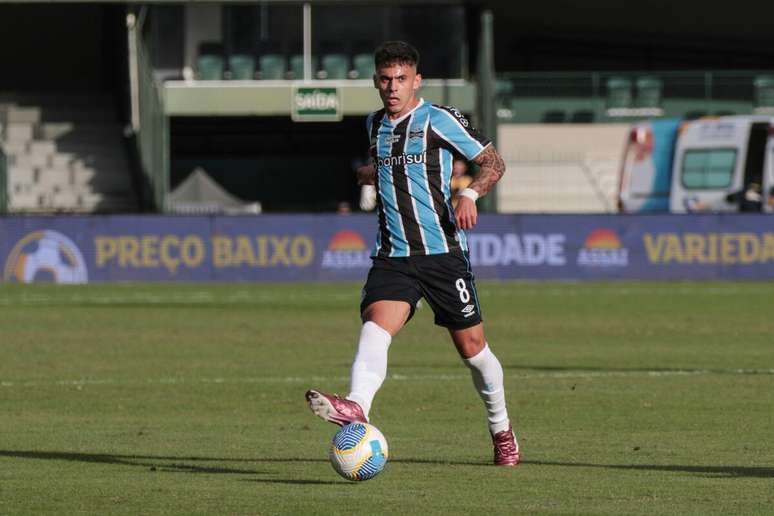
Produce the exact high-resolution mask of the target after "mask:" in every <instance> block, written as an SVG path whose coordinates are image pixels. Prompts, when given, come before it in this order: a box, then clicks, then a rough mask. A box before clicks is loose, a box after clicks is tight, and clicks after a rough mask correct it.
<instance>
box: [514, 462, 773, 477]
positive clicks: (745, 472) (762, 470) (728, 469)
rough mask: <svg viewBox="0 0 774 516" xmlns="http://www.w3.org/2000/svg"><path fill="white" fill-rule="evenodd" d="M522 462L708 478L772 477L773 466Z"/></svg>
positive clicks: (537, 464) (536, 464)
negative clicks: (693, 475) (658, 472)
mask: <svg viewBox="0 0 774 516" xmlns="http://www.w3.org/2000/svg"><path fill="white" fill-rule="evenodd" d="M522 464H534V465H535V466H559V467H571V468H605V469H618V470H630V471H664V472H668V473H693V474H698V475H701V476H704V477H710V478H774V467H758V466H687V465H678V464H589V463H583V462H556V461H542V460H526V461H522Z"/></svg>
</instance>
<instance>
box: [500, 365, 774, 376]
mask: <svg viewBox="0 0 774 516" xmlns="http://www.w3.org/2000/svg"><path fill="white" fill-rule="evenodd" d="M503 369H505V370H508V371H520V372H524V373H558V374H562V373H567V374H611V375H616V374H620V375H624V374H632V373H645V374H648V373H652V374H686V375H690V374H701V373H714V374H733V375H739V374H749V375H770V374H772V373H771V372H770V370H753V369H750V370H741V369H701V368H700V369H697V368H690V367H592V366H568V367H562V366H550V365H548V366H541V365H533V366H528V365H523V364H518V365H517V364H507V365H506V364H503Z"/></svg>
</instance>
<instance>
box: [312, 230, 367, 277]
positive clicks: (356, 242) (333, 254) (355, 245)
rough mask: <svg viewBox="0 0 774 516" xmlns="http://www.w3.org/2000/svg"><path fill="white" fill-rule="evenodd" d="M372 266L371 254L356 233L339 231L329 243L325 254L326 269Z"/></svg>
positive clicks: (324, 264)
mask: <svg viewBox="0 0 774 516" xmlns="http://www.w3.org/2000/svg"><path fill="white" fill-rule="evenodd" d="M370 265H371V253H370V252H369V251H368V249H367V248H366V245H365V242H364V241H363V237H362V236H360V234H359V233H357V232H356V231H352V230H349V229H345V230H342V231H339V232H338V233H336V234H335V235H333V237H332V238H331V240H330V242H328V249H326V250H325V251H324V252H323V260H322V267H323V268H324V269H356V268H367V267H369V266H370Z"/></svg>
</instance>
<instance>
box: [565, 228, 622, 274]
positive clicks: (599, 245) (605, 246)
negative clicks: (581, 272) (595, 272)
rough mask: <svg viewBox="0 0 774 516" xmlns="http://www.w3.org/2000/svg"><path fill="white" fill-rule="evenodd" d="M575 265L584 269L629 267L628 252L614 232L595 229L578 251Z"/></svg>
mask: <svg viewBox="0 0 774 516" xmlns="http://www.w3.org/2000/svg"><path fill="white" fill-rule="evenodd" d="M577 263H578V265H581V266H586V267H626V266H627V265H629V250H628V249H626V248H625V247H622V246H621V241H620V240H619V239H618V235H616V234H615V231H612V230H610V229H605V228H600V229H595V230H594V231H592V232H591V234H590V235H589V236H588V237H586V242H585V243H584V244H583V248H582V249H581V250H580V251H578V261H577Z"/></svg>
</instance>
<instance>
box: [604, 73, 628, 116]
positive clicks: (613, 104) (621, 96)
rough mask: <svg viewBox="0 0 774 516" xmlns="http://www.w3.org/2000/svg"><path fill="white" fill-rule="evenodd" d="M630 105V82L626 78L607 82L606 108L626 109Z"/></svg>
mask: <svg viewBox="0 0 774 516" xmlns="http://www.w3.org/2000/svg"><path fill="white" fill-rule="evenodd" d="M631 105H632V81H631V80H630V79H627V78H626V77H610V78H609V79H608V80H607V107H608V109H610V108H628V107H631Z"/></svg>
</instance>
